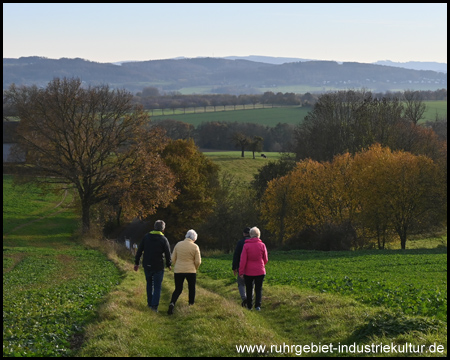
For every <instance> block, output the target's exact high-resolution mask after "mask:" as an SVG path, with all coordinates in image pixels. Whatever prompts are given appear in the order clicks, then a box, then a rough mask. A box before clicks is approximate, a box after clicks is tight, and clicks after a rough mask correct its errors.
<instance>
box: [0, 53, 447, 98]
mask: <svg viewBox="0 0 450 360" xmlns="http://www.w3.org/2000/svg"><path fill="white" fill-rule="evenodd" d="M54 77H79V78H81V80H83V81H84V82H86V84H92V85H96V84H109V85H110V86H111V87H113V88H125V89H127V90H129V91H131V92H137V91H141V90H142V88H143V87H145V86H155V87H158V88H159V89H160V90H162V91H164V92H169V91H180V90H182V89H186V88H190V89H191V91H192V92H196V88H200V87H201V88H203V89H204V88H206V89H209V93H214V92H216V90H217V88H230V89H233V91H235V92H236V91H240V92H241V93H247V94H251V93H261V92H263V91H266V89H274V91H276V89H277V88H280V87H286V86H294V85H297V86H299V85H307V86H310V87H311V88H312V89H316V91H326V90H327V89H329V88H335V89H356V88H366V89H373V90H374V91H381V92H384V91H388V90H394V91H395V90H398V89H402V90H404V89H412V90H436V89H442V88H447V74H446V73H442V72H436V71H431V70H412V69H405V68H400V67H396V66H385V65H375V64H365V63H357V62H344V63H338V62H336V61H298V62H289V63H283V64H270V63H265V62H258V61H249V60H243V59H235V60H231V59H225V58H193V59H167V60H151V61H137V62H124V63H122V64H121V65H120V66H119V65H114V64H111V63H97V62H92V61H87V60H83V59H80V58H76V59H68V58H62V59H58V60H56V59H48V58H43V57H36V56H34V57H21V58H19V59H12V58H4V59H3V89H5V88H8V86H9V85H10V84H11V83H15V84H16V85H32V84H35V85H37V86H46V85H47V83H48V82H49V81H50V80H52V79H53V78H54ZM262 89H264V90H262ZM197 93H198V92H197ZM230 93H232V92H230Z"/></svg>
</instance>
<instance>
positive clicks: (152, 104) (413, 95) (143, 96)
mask: <svg viewBox="0 0 450 360" xmlns="http://www.w3.org/2000/svg"><path fill="white" fill-rule="evenodd" d="M371 95H372V97H373V98H374V99H378V100H381V99H383V98H387V99H392V98H397V99H400V100H402V101H403V100H406V101H409V100H410V99H420V100H422V101H425V100H447V89H440V90H435V91H431V90H406V91H404V92H400V91H399V92H386V93H371ZM320 97H321V94H317V93H314V94H312V93H310V92H306V93H305V94H295V93H293V92H286V93H282V92H277V93H274V92H272V91H266V92H265V93H264V94H258V95H256V94H241V95H230V94H226V93H225V94H213V95H211V94H208V95H199V94H190V95H182V94H180V93H177V92H171V93H168V94H161V93H160V91H159V90H158V88H155V87H145V88H144V89H143V90H142V91H141V92H137V93H136V95H135V97H134V101H136V102H137V103H139V104H141V105H142V106H143V107H144V109H147V110H154V109H184V110H186V109H187V108H196V107H200V108H201V107H203V108H205V109H206V107H207V106H214V110H216V108H217V109H218V110H220V109H221V107H223V108H225V106H230V105H232V106H234V107H235V108H236V106H237V105H249V106H252V105H253V106H254V105H256V104H264V105H267V106H273V105H302V106H312V105H314V104H315V103H316V102H317V100H318V99H319V98H320Z"/></svg>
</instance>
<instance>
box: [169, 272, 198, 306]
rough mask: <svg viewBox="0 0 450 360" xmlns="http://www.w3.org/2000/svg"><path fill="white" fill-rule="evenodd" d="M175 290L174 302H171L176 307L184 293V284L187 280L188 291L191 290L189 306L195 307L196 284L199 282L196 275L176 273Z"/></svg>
mask: <svg viewBox="0 0 450 360" xmlns="http://www.w3.org/2000/svg"><path fill="white" fill-rule="evenodd" d="M174 279H175V290H174V292H173V293H172V300H171V301H170V302H171V303H173V304H174V305H175V303H176V302H177V300H178V297H179V296H180V294H181V293H182V292H183V283H184V279H186V280H187V283H188V289H189V305H193V304H194V301H195V282H196V280H197V274H196V273H175V274H174Z"/></svg>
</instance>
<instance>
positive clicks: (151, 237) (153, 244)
mask: <svg viewBox="0 0 450 360" xmlns="http://www.w3.org/2000/svg"><path fill="white" fill-rule="evenodd" d="M142 252H144V258H143V260H142V265H143V266H144V267H145V268H146V269H148V270H152V271H159V270H164V257H165V258H166V266H167V267H169V266H171V265H172V256H171V253H170V246H169V240H167V238H166V237H165V236H164V235H163V234H162V233H161V232H159V231H151V232H149V233H147V234H145V236H144V237H143V238H142V240H141V243H140V244H139V247H138V250H137V253H136V256H135V259H134V264H135V265H139V260H140V259H141V255H142ZM163 255H164V257H163Z"/></svg>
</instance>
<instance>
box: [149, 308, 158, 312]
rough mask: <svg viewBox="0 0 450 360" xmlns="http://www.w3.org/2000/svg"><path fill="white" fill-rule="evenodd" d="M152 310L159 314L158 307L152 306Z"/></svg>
mask: <svg viewBox="0 0 450 360" xmlns="http://www.w3.org/2000/svg"><path fill="white" fill-rule="evenodd" d="M150 309H152V311H154V312H156V313H157V312H158V307H157V306H150Z"/></svg>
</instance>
